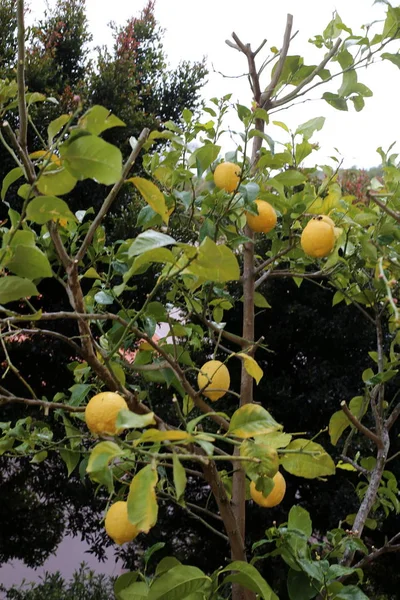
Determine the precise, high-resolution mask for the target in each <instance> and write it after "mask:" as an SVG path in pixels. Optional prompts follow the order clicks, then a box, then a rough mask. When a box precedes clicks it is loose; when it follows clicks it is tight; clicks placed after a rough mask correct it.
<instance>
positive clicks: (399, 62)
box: [381, 52, 400, 69]
mask: <svg viewBox="0 0 400 600" xmlns="http://www.w3.org/2000/svg"><path fill="white" fill-rule="evenodd" d="M381 58H383V59H385V60H390V62H392V63H393V64H394V65H396V67H399V69H400V54H390V53H389V52H384V53H383V54H381Z"/></svg>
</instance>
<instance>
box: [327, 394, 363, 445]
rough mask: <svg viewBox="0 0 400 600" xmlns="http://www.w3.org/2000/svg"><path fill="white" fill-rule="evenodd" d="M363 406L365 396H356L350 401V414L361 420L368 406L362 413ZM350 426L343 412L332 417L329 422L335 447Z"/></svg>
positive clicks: (338, 412) (330, 433) (340, 411)
mask: <svg viewBox="0 0 400 600" xmlns="http://www.w3.org/2000/svg"><path fill="white" fill-rule="evenodd" d="M363 404H364V397H363V396H355V397H354V398H352V399H351V400H350V404H349V409H350V412H351V413H352V414H353V415H354V416H355V417H357V419H360V418H361V417H362V416H363V415H364V413H365V411H366V406H364V412H363V413H362V407H363ZM349 426H350V421H349V419H348V418H347V417H346V415H345V413H344V412H343V411H342V410H338V411H337V412H335V413H334V414H333V415H332V416H331V418H330V421H329V435H330V438H331V443H332V445H333V446H336V444H337V442H338V440H339V438H340V436H341V435H342V433H343V432H344V431H345V430H346V429H347V427H349Z"/></svg>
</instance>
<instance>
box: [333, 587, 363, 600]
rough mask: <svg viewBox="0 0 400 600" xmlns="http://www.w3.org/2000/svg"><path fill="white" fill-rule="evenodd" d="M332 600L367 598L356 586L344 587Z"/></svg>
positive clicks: (361, 599)
mask: <svg viewBox="0 0 400 600" xmlns="http://www.w3.org/2000/svg"><path fill="white" fill-rule="evenodd" d="M334 600H368V596H366V595H365V594H364V592H363V591H362V590H360V588H359V587H357V586H356V585H345V586H344V587H343V588H342V589H341V590H340V592H339V593H338V594H336V595H335V596H334Z"/></svg>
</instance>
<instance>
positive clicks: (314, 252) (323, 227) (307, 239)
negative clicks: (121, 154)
mask: <svg viewBox="0 0 400 600" xmlns="http://www.w3.org/2000/svg"><path fill="white" fill-rule="evenodd" d="M323 216H324V217H325V215H320V216H318V217H314V218H313V219H311V221H309V222H308V223H307V225H306V226H305V227H304V229H303V233H302V234H301V241H300V243H301V247H302V248H303V250H304V252H305V253H306V254H308V256H312V257H313V258H321V257H323V256H327V255H328V254H330V252H332V250H333V247H334V245H335V231H334V227H332V225H331V224H330V223H327V222H326V221H325V219H324V218H323ZM328 218H329V217H328Z"/></svg>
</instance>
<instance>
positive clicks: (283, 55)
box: [259, 14, 293, 110]
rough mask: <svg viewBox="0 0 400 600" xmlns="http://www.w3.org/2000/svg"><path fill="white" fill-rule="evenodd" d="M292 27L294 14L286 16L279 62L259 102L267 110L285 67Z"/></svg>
mask: <svg viewBox="0 0 400 600" xmlns="http://www.w3.org/2000/svg"><path fill="white" fill-rule="evenodd" d="M292 27H293V16H292V15H290V14H288V15H287V18H286V28H285V34H284V37H283V45H282V50H281V53H280V57H279V60H278V63H277V65H276V70H275V73H274V75H273V77H272V79H271V81H270V83H269V85H268V87H267V88H266V90H265V91H264V92H263V93H262V94H261V97H260V102H259V104H260V106H261V108H264V109H265V110H268V109H269V108H271V102H270V100H271V96H272V94H273V93H274V91H275V88H276V86H277V83H278V81H279V78H280V76H281V75H282V71H283V67H284V65H285V60H286V57H287V53H288V50H289V46H290V35H291V33H292Z"/></svg>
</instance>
